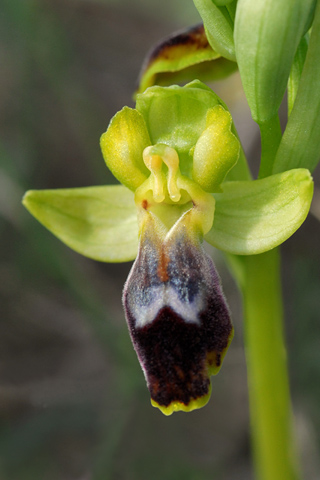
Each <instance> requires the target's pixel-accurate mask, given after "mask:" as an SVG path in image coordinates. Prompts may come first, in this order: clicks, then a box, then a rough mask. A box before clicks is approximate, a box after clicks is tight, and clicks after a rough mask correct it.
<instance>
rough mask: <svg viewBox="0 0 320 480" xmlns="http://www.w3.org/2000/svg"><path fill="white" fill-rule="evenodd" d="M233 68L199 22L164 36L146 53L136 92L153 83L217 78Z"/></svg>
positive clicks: (233, 65)
mask: <svg viewBox="0 0 320 480" xmlns="http://www.w3.org/2000/svg"><path fill="white" fill-rule="evenodd" d="M236 69H237V64H236V63H235V62H232V61H230V60H227V59H226V58H223V57H221V55H220V54H219V53H217V52H216V51H214V50H213V49H212V48H211V46H210V44H209V43H208V39H207V36H206V34H205V31H204V27H203V25H202V24H200V25H195V26H193V27H191V28H188V29H186V30H183V31H180V32H178V33H176V34H173V35H171V36H170V37H168V38H166V39H164V40H162V41H161V43H159V44H158V45H156V46H155V47H154V48H153V49H152V51H151V52H150V53H149V55H148V56H147V57H146V59H145V61H144V64H143V66H142V71H141V73H140V78H139V85H138V89H137V92H136V93H142V92H144V91H145V90H146V88H148V87H151V86H153V85H172V84H174V83H181V82H183V81H188V80H191V79H193V78H199V79H201V80H203V81H209V80H211V81H213V80H220V79H222V78H224V77H226V76H228V75H230V74H231V73H232V72H234V71H235V70H236Z"/></svg>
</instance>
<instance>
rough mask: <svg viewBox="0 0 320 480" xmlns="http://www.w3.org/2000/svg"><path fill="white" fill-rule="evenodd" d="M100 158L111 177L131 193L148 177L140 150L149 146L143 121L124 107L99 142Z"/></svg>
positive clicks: (137, 113)
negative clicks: (101, 155)
mask: <svg viewBox="0 0 320 480" xmlns="http://www.w3.org/2000/svg"><path fill="white" fill-rule="evenodd" d="M100 145H101V150H102V154H103V158H104V160H105V162H106V164H107V166H108V168H109V169H110V170H111V172H112V173H113V175H114V176H115V177H116V178H117V179H118V180H119V182H121V183H122V184H123V185H125V186H126V187H128V188H130V190H133V191H135V190H136V189H137V188H138V187H139V186H140V185H141V184H142V183H143V182H144V181H145V180H146V179H147V177H148V175H149V172H148V170H147V168H146V166H145V165H144V163H143V160H142V152H143V150H144V149H145V148H146V147H148V146H149V145H151V142H150V138H149V134H148V130H147V127H146V124H145V122H144V119H143V117H142V116H141V114H140V113H139V112H137V110H134V109H132V108H129V107H124V108H123V109H122V110H120V112H118V113H117V114H116V115H115V116H114V117H113V118H112V120H111V122H110V124H109V127H108V130H107V131H106V132H105V133H104V134H103V135H102V136H101V140H100Z"/></svg>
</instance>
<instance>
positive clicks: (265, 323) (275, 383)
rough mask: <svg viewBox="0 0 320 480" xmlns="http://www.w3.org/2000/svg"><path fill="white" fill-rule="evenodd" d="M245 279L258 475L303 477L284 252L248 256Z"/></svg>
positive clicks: (277, 479) (262, 477)
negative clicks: (286, 326) (287, 336)
mask: <svg viewBox="0 0 320 480" xmlns="http://www.w3.org/2000/svg"><path fill="white" fill-rule="evenodd" d="M243 265H244V276H243V282H242V285H241V289H242V293H243V302H244V316H245V349H246V361H247V374H248V384H249V402H250V413H251V429H252V440H253V442H252V445H253V454H254V460H255V466H256V472H257V478H258V479H259V480H271V479H272V480H283V479H284V478H285V479H286V480H298V479H299V478H300V475H299V469H298V466H297V463H298V462H297V454H296V448H295V444H294V439H293V425H292V418H293V415H292V407H291V401H290V391H289V379H288V372H287V359H286V348H285V342H284V333H283V322H282V318H283V307H282V295H281V281H280V252H279V249H277V248H276V249H273V250H271V251H269V252H267V253H263V254H261V255H255V256H248V257H246V258H245V261H244V263H243Z"/></svg>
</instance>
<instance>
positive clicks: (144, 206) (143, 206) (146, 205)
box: [141, 199, 149, 210]
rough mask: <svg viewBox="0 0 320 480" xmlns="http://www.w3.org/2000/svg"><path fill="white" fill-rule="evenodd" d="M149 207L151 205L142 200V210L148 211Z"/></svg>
mask: <svg viewBox="0 0 320 480" xmlns="http://www.w3.org/2000/svg"><path fill="white" fill-rule="evenodd" d="M148 205H149V204H148V200H146V199H144V200H142V202H141V206H142V208H144V209H145V210H148Z"/></svg>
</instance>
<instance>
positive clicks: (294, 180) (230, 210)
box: [205, 169, 313, 255]
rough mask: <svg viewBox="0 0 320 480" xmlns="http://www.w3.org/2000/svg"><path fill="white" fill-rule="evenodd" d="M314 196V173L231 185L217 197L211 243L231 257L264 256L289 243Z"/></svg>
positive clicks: (287, 174)
mask: <svg viewBox="0 0 320 480" xmlns="http://www.w3.org/2000/svg"><path fill="white" fill-rule="evenodd" d="M312 194H313V182H312V178H311V175H310V172H309V171H308V170H305V169H296V170H290V171H288V172H284V173H281V174H277V175H272V176H270V177H267V178H264V179H262V180H255V181H252V182H246V181H244V182H228V183H224V184H223V193H221V194H215V195H214V197H215V199H216V210H215V216H214V222H213V227H212V229H211V230H210V232H209V233H208V234H207V235H206V236H205V239H206V240H207V242H209V243H211V244H212V245H213V246H215V247H217V248H219V249H221V250H224V251H226V252H228V253H234V254H238V255H253V254H257V253H263V252H265V251H267V250H271V249H272V248H274V247H276V246H278V245H280V244H281V243H282V242H284V241H285V240H287V239H288V238H289V237H290V236H291V235H292V234H293V233H294V232H295V231H296V230H297V229H298V228H299V227H300V225H301V224H302V223H303V221H304V220H305V218H306V216H307V214H308V211H309V208H310V204H311V200H312Z"/></svg>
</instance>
